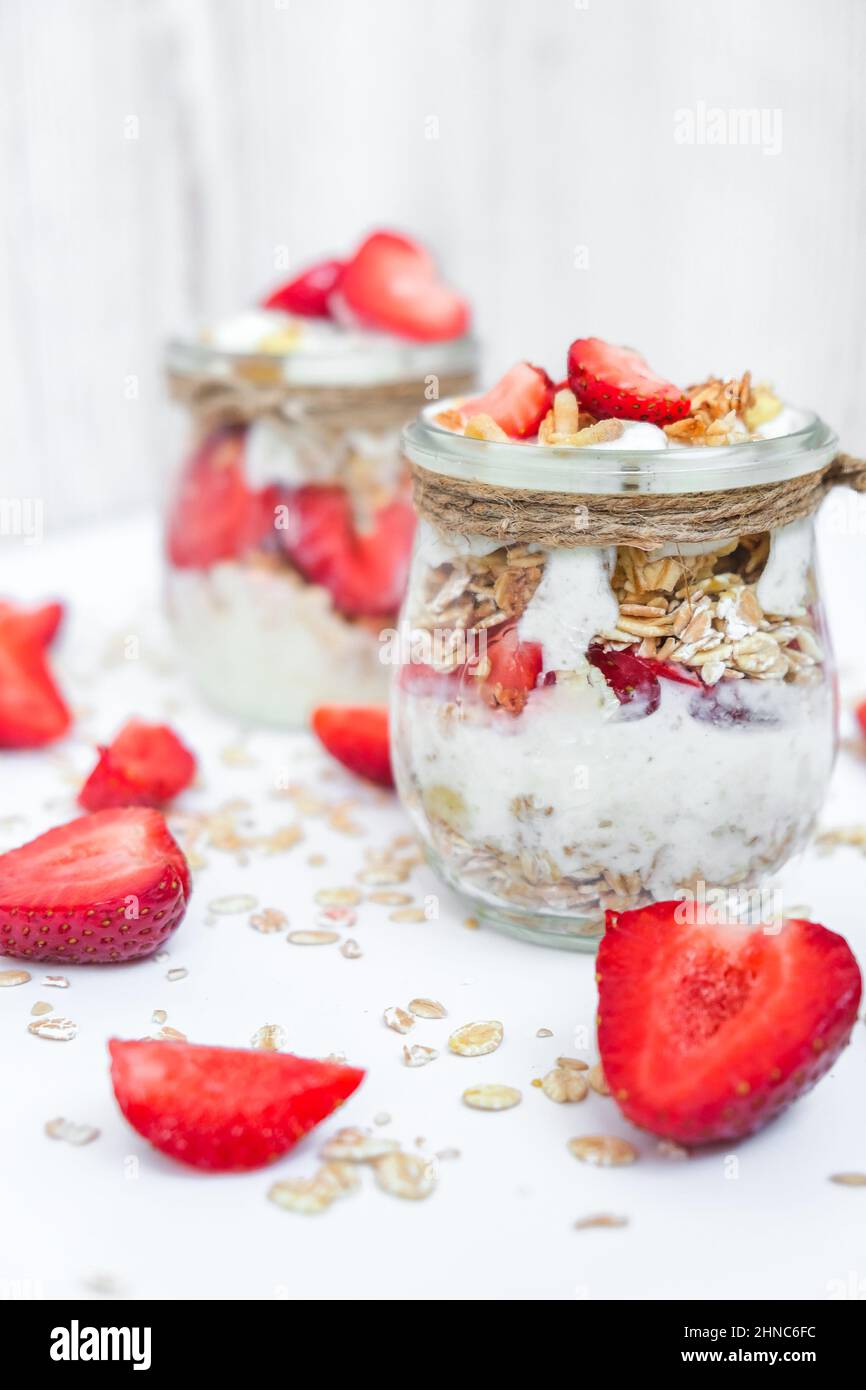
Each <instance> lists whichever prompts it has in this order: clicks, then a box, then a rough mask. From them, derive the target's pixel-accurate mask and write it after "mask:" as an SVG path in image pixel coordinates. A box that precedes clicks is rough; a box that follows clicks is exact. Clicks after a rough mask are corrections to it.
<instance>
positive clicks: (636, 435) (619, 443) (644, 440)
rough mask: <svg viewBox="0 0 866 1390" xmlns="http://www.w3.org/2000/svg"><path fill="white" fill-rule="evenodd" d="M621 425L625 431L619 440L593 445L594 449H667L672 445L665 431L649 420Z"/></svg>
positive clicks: (608, 440) (624, 421)
mask: <svg viewBox="0 0 866 1390" xmlns="http://www.w3.org/2000/svg"><path fill="white" fill-rule="evenodd" d="M621 423H622V426H623V431H622V434H621V435H620V436H619V438H618V439H607V440H605V441H604V443H603V444H593V446H592V447H593V449H615V450H620V451H622V450H623V449H667V448H668V446H669V445H670V444H671V440H669V439H668V437H667V435H666V434H665V432H664V430H663V429H660V428H659V426H658V425H651V424H650V423H649V421H648V420H623V421H622V422H621Z"/></svg>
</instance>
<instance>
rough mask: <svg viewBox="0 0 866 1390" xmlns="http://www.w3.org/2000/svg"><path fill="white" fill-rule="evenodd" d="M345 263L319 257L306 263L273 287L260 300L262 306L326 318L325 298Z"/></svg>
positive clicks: (326, 301)
mask: <svg viewBox="0 0 866 1390" xmlns="http://www.w3.org/2000/svg"><path fill="white" fill-rule="evenodd" d="M344 264H345V262H344V261H318V262H317V263H316V265H311V266H308V267H307V269H306V270H303V271H302V272H301V274H300V275H296V276H295V278H294V279H293V280H289V281H288V282H287V283H286V284H285V285H280V286H279V287H278V288H277V289H275V290H272V291H271V293H270V294H269V295H268V296H267V298H266V299H263V300H262V307H263V308H265V309H281V310H282V311H283V312H284V313H287V314H302V315H303V316H304V317H305V318H313V319H325V318H329V317H330V312H331V311H330V309H329V308H328V300H329V298H330V296H331V295H332V294H333V292H334V290H335V289H336V288H337V285H338V284H339V282H340V276H341V275H342V273H343V266H344Z"/></svg>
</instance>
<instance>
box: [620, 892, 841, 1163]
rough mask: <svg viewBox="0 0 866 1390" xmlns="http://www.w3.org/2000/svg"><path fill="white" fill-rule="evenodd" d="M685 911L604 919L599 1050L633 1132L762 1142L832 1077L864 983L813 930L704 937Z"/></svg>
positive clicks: (724, 929)
mask: <svg viewBox="0 0 866 1390" xmlns="http://www.w3.org/2000/svg"><path fill="white" fill-rule="evenodd" d="M690 906H691V905H689V904H683V903H681V902H667V903H654V904H652V905H651V906H649V907H645V908H638V909H636V910H635V911H633V912H620V913H615V912H609V913H608V914H607V930H606V932H605V935H604V937H603V939H602V942H601V946H600V947H599V952H598V981H599V1022H598V1041H599V1048H600V1051H601V1060H602V1066H603V1069H604V1075H605V1078H606V1080H607V1083H608V1085H609V1087H610V1090H611V1094H612V1095H613V1097H614V1099H615V1100H616V1102H617V1104H618V1105H619V1107H620V1109H621V1110H622V1112H623V1114H624V1115H626V1116H627V1117H628V1119H630V1120H632V1121H633V1123H634V1124H636V1125H640V1126H641V1127H642V1128H643V1129H647V1130H649V1131H650V1132H651V1133H653V1134H658V1135H662V1136H663V1137H664V1138H666V1139H674V1140H677V1141H679V1142H680V1143H683V1144H709V1143H713V1142H715V1141H718V1140H725V1141H729V1140H733V1139H741V1138H743V1137H744V1136H745V1135H747V1134H751V1133H752V1132H753V1131H754V1130H757V1129H760V1128H761V1127H762V1126H763V1125H765V1124H766V1123H767V1122H768V1120H771V1119H772V1118H773V1117H774V1116H776V1115H778V1114H779V1113H780V1112H781V1111H782V1110H784V1109H786V1108H787V1106H789V1105H790V1104H791V1102H792V1101H794V1100H796V1099H797V1097H798V1096H801V1095H803V1094H804V1092H806V1091H808V1090H809V1089H810V1087H812V1086H814V1085H815V1082H816V1081H818V1080H819V1079H820V1078H821V1077H822V1076H823V1075H824V1073H825V1072H827V1071H829V1069H830V1068H831V1067H832V1065H833V1063H834V1062H835V1061H836V1058H837V1057H838V1056H839V1054H840V1052H841V1051H842V1049H843V1048H844V1047H845V1046H846V1044H847V1043H848V1041H849V1039H850V1036H851V1030H852V1028H853V1026H854V1024H855V1022H856V1020H857V1009H858V1006H859V1003H860V995H861V989H862V981H861V978H860V970H859V968H858V966H857V962H856V960H855V959H854V956H853V954H852V952H851V949H850V947H849V946H848V944H847V942H846V941H845V940H844V938H843V937H841V936H837V935H836V933H835V932H831V931H828V930H827V928H826V927H822V926H819V925H818V924H817V923H815V922H806V921H800V920H793V921H783V922H778V923H774V924H773V925H772V927H771V929H769V930H766V929H762V928H755V929H751V930H750V929H747V928H746V927H743V926H740V925H739V924H731V925H727V926H717V925H704V924H701V923H700V921H699V922H698V924H697V925H696V924H695V912H694V911H693V912H692V913H691V914H690V913H689V911H688V908H689V907H690ZM710 916H711V914H710V913H706V912H705V913H704V917H705V918H708V919H709V917H710Z"/></svg>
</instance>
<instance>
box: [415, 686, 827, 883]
mask: <svg viewBox="0 0 866 1390" xmlns="http://www.w3.org/2000/svg"><path fill="white" fill-rule="evenodd" d="M695 694H696V692H695V691H694V690H691V689H689V688H687V687H684V686H679V685H676V684H674V683H672V682H668V681H662V698H661V702H660V704H659V707H658V709H657V710H656V711H655V712H654V713H653V714H651V715H650V716H648V717H647V718H643V719H636V720H633V721H629V720H623V719H619V718H617V717H616V715H615V714H614V715H613V717H611V709H610V705H609V703H608V702H607V701H605V700H604V699H603V698H602V697H601V695H600V694H599V693H598V692H596V691H595V690H594V689H593V687H592V685H591V684H590V683H589V681H588V680H581V679H580V678H572V679H571V680H570V681H569V682H568V683H567V684H565V683H563V684H558V685H556V686H550V687H546V688H543V689H538V690H536V691H534V692H533V694H532V695H531V696H530V699H529V702H528V704H527V706H526V708H525V709H524V710H523V712H522V713H521V714H520V715H518V716H517V717H513V716H511V715H509V714H507V713H504V712H496V713H494V712H492V711H491V710H489V709H488V708H487V707H486V706H484V705H483V704H481V703H480V702H475V701H473V702H471V703H470V702H467V703H466V704H465V705H464V706H462V708H461V710H460V711H459V712H458V713H456V714H455V712H454V709H453V707H452V708H451V709H450V710H449V709H448V707H447V706H446V707H443V704H442V701H441V698H437V697H436V696H435V695H422V694H412V693H410V692H406V691H405V690H401V691H399V692H398V693H397V695H396V697H395V716H396V720H397V727H398V737H397V740H396V746H397V749H398V754H399V756H398V758H397V760H396V761H397V776H398V785H399V786H400V790H401V794H402V795H403V797H404V800H405V801H406V803H407V805H408V806H409V807H410V811H411V814H412V815H413V818H414V820H415V822H416V824H417V826H418V828H419V830H420V831H421V832H422V833H423V834H425V835H426V836H427V837H428V838H429V834H430V832H429V829H428V828H427V825H426V816H425V813H424V810H423V806H424V803H425V802H426V803H427V804H428V805H433V806H436V805H439V806H441V805H444V806H446V807H447V808H448V815H449V819H450V823H451V826H452V829H453V830H455V831H456V832H457V833H458V834H459V835H460V836H462V837H463V838H464V839H465V840H466V841H468V842H469V845H471V846H472V847H473V849H477V850H478V851H479V852H480V853H484V852H486V851H489V850H494V851H496V852H499V853H502V854H505V855H508V856H520V855H528V856H530V857H532V856H536V855H544V854H546V855H549V856H550V857H551V858H552V860H553V862H554V865H555V870H556V873H558V874H561V875H569V876H574V877H575V878H577V879H580V878H581V877H589V878H591V877H593V876H594V875H597V874H599V873H600V872H601V870H602V869H607V870H609V871H610V870H612V871H613V872H615V873H622V874H630V873H634V872H639V873H640V875H641V880H642V883H643V885H644V887H645V888H646V889H647V890H648V891H649V892H650V894H651V895H652V896H653V897H654V898H656V899H665V898H669V897H672V896H674V895H675V894H676V893H677V891H678V890H680V889H681V888H685V887H687V886H688V885H689V884H693V883H694V881H695V880H696V879H703V880H704V881H705V882H706V883H708V884H713V885H718V886H722V885H728V884H737V883H740V882H749V881H752V882H754V881H755V878H756V876H757V878H758V880H760V878H762V877H763V876H764V874H765V872H766V871H767V870H772V869H773V867H774V866H775V865H776V864H780V863H782V862H784V861H785V860H787V859H788V858H789V857H790V855H791V854H792V853H794V852H795V851H796V850H797V849H798V848H800V847H801V846H802V845H803V844H804V843H805V841H806V838H807V836H808V835H809V833H810V831H811V828H812V825H813V821H814V818H815V815H816V813H817V810H818V808H819V806H820V804H821V801H822V799H823V797H824V794H825V791H826V788H827V783H828V780H829V777H830V772H831V768H832V762H833V709H832V697H831V694H830V690H829V688H828V686H827V685H825V684H823V683H822V684H816V685H813V686H797V685H785V684H782V683H779V682H771V681H767V682H749V681H741V682H738V691H737V694H738V697H739V699H740V700H741V701H742V703H743V705H744V706H745V707H746V708H747V709H748V710H749V711H750V712H751V713H752V714H753V715H755V716H759V717H760V719H762V720H770V719H775V720H776V721H777V722H775V723H769V722H754V723H749V724H745V723H744V724H736V725H729V726H722V725H716V724H712V723H709V722H706V721H704V720H698V719H694V718H693V717H691V715H690V714H689V704H690V702H691V701H692V700H693V699H694V698H695ZM441 788H445V789H447V793H448V794H446V795H445V796H443V794H442V792H441V791H438V790H437V789H441ZM451 793H453V795H450V794H451ZM517 806H519V807H520V814H519V816H518V815H515V807H517ZM451 867H452V869H453V866H451ZM548 882H549V880H548ZM480 887H481V885H480V884H479V879H478V877H477V875H474V876H473V879H472V881H471V882H466V884H465V888H466V891H467V892H469V893H473V892H475V893H477V892H478V891H479V888H480ZM481 891H482V892H483V888H482V889H481ZM495 896H496V895H495V891H493V892H492V894H491V899H490V900H495ZM544 902H545V899H544V897H543V895H542V894H541V893H539V903H538V906H539V907H543V906H544ZM548 910H551V911H554V910H555V908H550V909H548Z"/></svg>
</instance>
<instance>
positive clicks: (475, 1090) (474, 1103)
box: [463, 1085, 523, 1110]
mask: <svg viewBox="0 0 866 1390" xmlns="http://www.w3.org/2000/svg"><path fill="white" fill-rule="evenodd" d="M522 1099H523V1097H522V1096H521V1094H520V1092H519V1091H518V1090H517V1088H516V1086H497V1085H489V1086H470V1087H469V1088H468V1090H466V1091H464V1092H463V1103H464V1105H468V1106H469V1107H470V1109H472V1110H511V1109H512V1107H513V1106H515V1105H519V1104H520V1102H521V1100H522Z"/></svg>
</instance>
